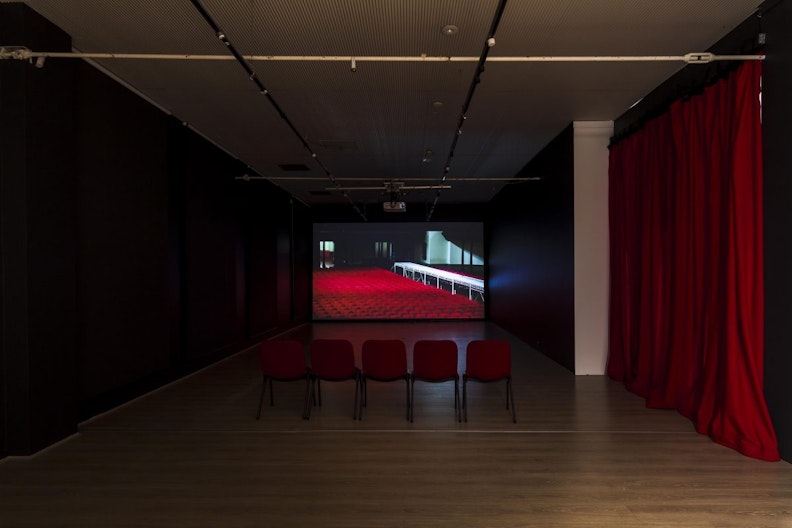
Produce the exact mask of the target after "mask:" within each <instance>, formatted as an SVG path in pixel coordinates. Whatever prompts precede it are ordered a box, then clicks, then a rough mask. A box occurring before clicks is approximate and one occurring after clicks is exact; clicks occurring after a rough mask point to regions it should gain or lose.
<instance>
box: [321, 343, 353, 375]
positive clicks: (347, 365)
mask: <svg viewBox="0 0 792 528" xmlns="http://www.w3.org/2000/svg"><path fill="white" fill-rule="evenodd" d="M311 371H312V372H313V374H314V375H315V376H317V377H319V378H322V379H328V380H343V379H349V378H352V377H354V376H355V373H356V372H357V368H356V367H355V349H354V347H353V346H352V343H351V342H350V341H348V340H346V339H314V340H313V341H311Z"/></svg>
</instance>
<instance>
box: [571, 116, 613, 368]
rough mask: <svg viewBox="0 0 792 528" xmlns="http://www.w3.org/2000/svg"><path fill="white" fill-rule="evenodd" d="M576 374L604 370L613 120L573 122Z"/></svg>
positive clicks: (606, 335) (605, 359)
mask: <svg viewBox="0 0 792 528" xmlns="http://www.w3.org/2000/svg"><path fill="white" fill-rule="evenodd" d="M573 125H574V135H575V146H574V152H575V154H574V155H575V374H577V375H586V374H596V375H602V374H605V366H606V363H607V359H608V297H609V236H608V143H609V142H610V138H611V136H612V135H613V121H576V122H575V123H574V124H573Z"/></svg>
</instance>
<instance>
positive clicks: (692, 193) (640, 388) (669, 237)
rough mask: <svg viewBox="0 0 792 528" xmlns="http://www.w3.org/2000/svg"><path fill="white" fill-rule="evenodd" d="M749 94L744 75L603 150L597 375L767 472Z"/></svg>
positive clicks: (753, 64) (757, 133)
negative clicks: (602, 321)
mask: <svg viewBox="0 0 792 528" xmlns="http://www.w3.org/2000/svg"><path fill="white" fill-rule="evenodd" d="M760 81H761V63H760V62H759V61H748V62H746V63H744V64H742V65H741V66H740V67H739V69H737V70H736V71H735V72H733V73H731V74H730V75H729V77H728V78H726V79H723V80H721V81H719V82H718V83H716V84H714V85H712V86H710V87H707V88H706V89H705V90H704V92H703V93H702V94H700V95H696V96H693V97H691V98H690V99H689V100H685V101H682V100H680V101H677V102H676V103H674V104H673V105H672V106H671V108H670V110H669V111H668V112H666V113H664V114H663V115H661V116H659V117H657V118H655V119H653V120H651V121H649V122H648V123H647V124H646V125H645V126H644V127H643V128H642V129H641V130H639V131H638V132H636V133H634V134H632V135H631V136H629V137H628V138H626V139H624V140H623V141H621V142H619V143H617V144H616V145H614V146H613V147H612V148H611V151H610V188H609V192H610V239H611V242H610V260H611V286H610V287H611V300H610V303H611V306H610V356H609V359H608V374H609V375H610V376H611V377H612V378H614V379H616V380H619V381H623V382H624V383H625V385H626V386H627V388H628V389H629V390H631V391H633V392H635V393H636V394H639V395H640V396H643V397H644V398H646V400H647V405H648V406H649V407H658V408H676V409H678V410H679V412H680V413H682V414H683V415H684V416H686V417H688V418H690V419H691V420H693V422H694V423H695V424H696V429H697V430H698V431H699V432H700V433H703V434H708V435H710V437H712V439H713V440H714V441H716V442H718V443H720V444H723V445H726V446H728V447H731V448H733V449H736V450H737V451H739V452H741V453H743V454H745V455H747V456H750V457H754V458H759V459H762V460H779V454H778V444H777V441H776V437H775V432H774V430H773V426H772V423H771V421H770V418H769V413H768V411H767V407H766V404H765V398H764V392H763V390H764V388H763V387H764V385H763V383H764V381H763V378H764V375H763V368H764V281H763V273H764V272H763V241H762V230H763V224H762V135H761V121H760V120H761V116H760V112H761V109H760V101H759V93H760Z"/></svg>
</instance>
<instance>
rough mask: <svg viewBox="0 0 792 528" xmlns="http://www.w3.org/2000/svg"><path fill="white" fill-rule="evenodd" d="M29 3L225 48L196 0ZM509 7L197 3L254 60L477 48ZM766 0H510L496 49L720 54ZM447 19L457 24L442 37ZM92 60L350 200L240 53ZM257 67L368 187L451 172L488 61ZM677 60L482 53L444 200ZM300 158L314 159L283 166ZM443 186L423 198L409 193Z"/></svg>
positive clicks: (469, 192) (317, 194)
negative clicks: (715, 50)
mask: <svg viewBox="0 0 792 528" xmlns="http://www.w3.org/2000/svg"><path fill="white" fill-rule="evenodd" d="M0 1H6V0H0ZM27 3H28V4H29V5H30V6H31V7H32V8H33V9H35V10H37V11H38V12H40V13H41V14H42V15H44V16H45V17H47V18H48V19H50V20H51V21H52V22H53V23H55V24H56V25H58V26H60V27H61V28H62V29H64V30H65V31H66V32H67V33H69V34H70V35H71V36H72V39H73V44H74V47H75V49H77V50H79V51H84V52H114V53H178V54H217V55H226V56H228V55H229V50H228V49H227V48H226V46H225V45H224V44H223V43H222V42H220V41H219V40H218V38H217V37H216V35H215V34H214V32H213V30H212V28H211V27H210V25H209V24H207V22H206V21H205V20H204V19H203V18H202V16H201V14H200V13H199V11H198V10H197V9H196V8H195V7H194V6H193V4H192V2H191V1H189V0H183V1H178V2H175V1H168V2H163V1H161V0H123V1H122V0H30V1H28V2H27ZM499 3H500V2H499V1H498V0H464V1H461V0H376V1H360V0H333V1H330V0H202V5H203V7H204V8H205V10H206V12H207V13H209V15H210V16H211V17H212V18H213V19H214V20H215V22H216V23H217V24H218V26H219V27H220V28H221V29H222V30H223V32H224V33H225V35H226V37H227V38H228V40H229V41H230V42H231V43H232V44H233V46H234V47H235V48H236V49H238V50H239V52H240V53H242V54H244V55H271V56H303V55H311V56H313V55H316V56H344V57H347V58H349V59H351V58H352V57H366V56H383V57H393V56H409V57H415V58H418V57H420V56H421V55H422V54H425V55H426V56H428V57H438V56H443V57H463V56H465V57H473V58H474V59H475V58H476V57H478V56H479V55H480V54H481V52H482V50H483V49H484V46H485V41H486V38H487V36H488V31H489V29H490V27H491V25H492V22H493V18H494V16H495V13H496V10H497V8H498V5H499ZM756 7H757V2H756V0H698V1H696V2H690V1H687V0H663V1H654V2H650V1H646V0H600V1H594V0H509V1H508V2H507V3H506V7H505V10H504V12H503V16H502V18H501V19H500V25H499V27H498V31H497V33H496V44H495V46H494V47H492V48H491V49H490V50H489V52H490V56H491V57H510V56H526V55H532V56H538V55H682V54H684V53H688V52H693V51H702V50H704V49H706V48H708V47H709V46H710V45H712V44H713V43H714V42H715V41H717V40H718V39H719V38H720V37H721V36H723V35H725V34H726V33H727V32H728V31H729V30H731V29H732V28H733V27H735V26H736V25H737V24H739V23H740V22H741V21H743V20H744V19H745V18H747V17H748V16H750V15H751V14H752V13H753V12H754V10H755V8H756ZM447 25H454V26H455V27H456V28H457V31H456V32H455V33H454V34H452V35H446V34H444V33H443V31H442V28H443V27H444V26H447ZM4 44H6V45H13V43H4ZM36 51H47V50H36ZM64 60H67V59H64ZM96 63H97V64H99V65H100V66H101V67H102V68H104V69H105V70H107V71H108V72H111V73H112V75H114V76H115V77H116V78H118V79H120V80H121V81H122V82H124V83H126V84H127V85H128V86H130V87H132V88H133V89H135V90H137V91H138V92H139V93H141V94H143V95H144V96H146V97H147V98H149V99H150V100H152V101H154V102H156V104H157V105H159V106H160V107H161V108H164V109H166V110H167V111H168V112H170V113H172V114H174V115H175V116H177V117H178V118H179V119H181V120H182V121H185V122H188V123H189V124H190V125H191V126H193V127H194V128H195V129H197V130H198V131H200V132H201V133H202V134H203V135H205V136H206V137H208V138H210V139H211V140H213V141H214V142H215V143H217V144H218V145H220V146H222V147H223V148H225V149H226V150H227V151H229V152H231V153H232V154H233V155H235V156H236V157H238V158H239V159H241V160H242V161H244V162H245V163H247V164H248V165H250V166H251V167H252V168H253V169H254V170H255V171H256V172H257V173H258V174H260V175H263V176H265V177H268V178H272V179H273V180H274V181H276V182H277V183H278V184H279V185H281V186H282V187H284V188H286V189H287V190H289V191H291V192H292V193H294V194H295V195H296V196H297V197H298V198H300V199H301V200H303V201H305V202H308V203H320V202H338V203H343V202H345V199H344V198H343V197H342V196H341V195H340V193H329V194H328V193H325V192H324V190H325V189H326V188H327V187H328V186H329V185H330V182H329V180H328V179H327V175H326V174H325V173H324V171H323V170H321V168H320V167H319V166H318V165H317V164H316V163H315V162H314V160H313V159H312V158H311V151H309V150H306V149H305V148H304V147H303V145H302V142H301V141H300V139H299V138H298V137H296V136H295V135H294V133H293V132H292V131H291V129H289V127H288V126H287V125H286V123H285V122H284V120H283V119H281V116H280V115H278V113H277V112H276V111H275V110H274V109H273V107H272V105H270V104H269V103H268V101H267V100H266V98H265V97H263V96H261V95H260V94H259V93H258V89H257V87H256V86H255V84H254V83H253V82H251V81H250V79H249V78H248V77H249V76H248V74H247V73H246V72H245V71H244V69H243V68H242V67H241V66H240V65H239V64H237V63H236V62H234V61H228V62H220V61H185V60H180V61H154V60H125V59H124V60H122V59H103V60H97V61H96ZM250 64H251V67H252V68H253V69H254V71H255V72H256V75H257V77H258V79H259V80H260V82H261V83H262V84H263V85H264V86H265V87H266V88H267V89H268V90H269V91H270V93H271V95H272V97H273V98H274V99H275V100H276V101H277V103H278V104H279V105H280V107H281V108H282V109H283V111H284V113H285V114H286V116H287V117H288V119H289V120H290V121H291V122H292V123H293V124H294V126H295V127H296V128H297V129H298V131H299V133H300V136H301V137H304V138H305V139H306V140H307V142H308V144H309V146H310V148H311V149H312V151H313V152H315V153H316V154H317V155H318V156H319V157H320V159H321V160H322V163H323V164H324V165H325V166H327V167H328V168H329V169H330V170H331V172H332V173H333V175H334V176H335V177H337V178H339V179H341V180H344V181H346V179H347V178H356V179H359V180H357V181H355V182H353V183H349V185H354V184H362V185H367V186H371V185H375V186H376V185H383V186H384V182H387V181H390V180H399V179H409V178H419V179H423V180H424V182H423V183H436V182H438V181H439V180H440V178H441V177H442V176H443V173H444V168H445V166H446V163H447V162H448V154H449V152H450V147H451V144H452V141H453V140H454V138H455V136H456V133H457V126H458V124H459V120H460V117H461V112H462V108H463V104H464V102H465V99H466V95H467V94H468V90H469V89H470V87H471V83H472V81H473V77H474V75H475V71H476V63H475V62H443V63H435V62H366V61H364V60H360V61H357V62H356V64H355V66H356V67H355V71H352V63H351V60H347V59H345V60H344V61H342V62H318V61H313V62H306V61H296V60H292V61H255V62H250ZM681 66H682V64H681V63H648V62H647V63H499V62H489V63H487V65H486V68H485V71H484V72H483V74H482V75H481V82H480V83H479V84H478V85H477V87H476V90H475V93H474V96H473V98H472V100H471V103H470V107H469V108H468V112H467V120H466V121H465V124H464V132H463V134H462V135H461V136H459V138H458V143H457V146H456V150H455V153H454V157H453V159H452V160H451V165H450V167H451V172H450V178H449V181H450V183H451V184H452V187H453V188H452V189H450V190H447V191H443V194H442V200H444V201H449V202H478V201H486V200H488V199H490V198H491V196H492V195H493V194H494V193H495V192H496V191H497V190H498V189H499V188H500V187H501V186H502V185H503V184H504V181H503V179H507V178H511V177H513V176H515V175H516V174H517V173H518V172H519V170H520V169H521V168H522V167H523V166H524V165H525V164H526V163H527V162H528V161H530V159H531V158H532V157H533V156H534V155H535V154H536V153H537V152H538V151H539V150H541V148H542V147H543V146H544V145H545V144H547V142H548V141H549V140H550V139H552V138H553V137H554V136H555V135H556V134H558V133H559V132H560V131H561V130H562V129H563V128H564V127H565V126H567V125H568V124H569V123H570V122H571V121H575V120H611V119H614V118H616V117H618V116H619V115H620V114H622V113H623V112H624V111H625V110H626V109H627V108H628V107H629V106H630V105H631V104H632V103H633V102H635V101H636V100H637V99H639V98H640V97H642V96H644V95H645V94H646V93H648V92H649V91H650V90H651V89H652V88H653V87H655V86H656V85H657V84H659V83H660V82H662V81H663V80H664V79H666V78H667V77H668V76H670V75H671V74H672V73H673V72H674V71H676V70H677V69H679V68H680V67H681ZM343 145H346V147H344V148H342V147H340V146H343ZM427 153H429V154H427ZM295 164H297V165H304V166H305V167H307V168H308V170H303V171H299V172H293V171H284V170H283V167H284V166H288V165H295ZM467 179H472V180H476V181H473V182H470V181H465V180H467ZM248 183H254V182H248ZM351 195H352V197H353V199H355V200H356V201H360V202H366V201H377V200H380V199H381V197H382V194H381V193H380V192H377V191H360V192H352V193H351ZM433 196H434V193H433V192H424V193H422V194H421V193H415V194H413V195H411V196H410V197H409V199H410V200H431V199H432V197H433Z"/></svg>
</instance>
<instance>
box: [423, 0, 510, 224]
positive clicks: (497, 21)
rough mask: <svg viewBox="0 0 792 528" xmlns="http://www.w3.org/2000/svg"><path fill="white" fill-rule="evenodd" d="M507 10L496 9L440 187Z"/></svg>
mask: <svg viewBox="0 0 792 528" xmlns="http://www.w3.org/2000/svg"><path fill="white" fill-rule="evenodd" d="M505 10H506V0H500V1H499V2H498V7H497V8H496V9H495V16H493V17H492V24H491V25H490V29H489V33H488V34H487V38H486V40H485V41H484V47H483V49H482V50H481V55H479V59H478V64H477V65H476V73H475V74H474V75H473V80H472V81H471V83H470V88H468V93H467V96H466V97H465V102H464V104H463V105H462V113H461V114H460V115H459V121H457V129H456V134H454V137H453V139H452V140H451V148H450V149H449V150H448V158H447V159H446V163H445V166H444V167H443V176H442V178H440V181H439V183H438V185H440V186H442V185H443V184H444V183H445V182H446V180H447V179H448V175H449V173H450V172H451V162H452V161H453V159H454V153H455V151H456V146H457V143H458V142H459V136H461V135H462V127H463V126H464V125H465V120H466V119H467V112H468V108H470V102H471V101H472V100H473V94H474V93H475V92H476V87H477V86H478V84H479V83H480V82H481V74H482V73H484V65H485V63H486V62H487V57H488V56H489V52H490V49H491V48H492V47H493V46H494V45H495V33H496V32H497V31H498V25H499V24H500V20H501V17H502V16H503V12H504V11H505ZM441 192H442V187H438V189H437V191H436V192H435V197H434V200H433V201H432V205H431V207H430V208H429V213H428V214H427V215H426V221H427V222H428V221H430V220H431V219H432V215H433V214H434V210H435V207H437V201H438V200H440V193H441Z"/></svg>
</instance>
